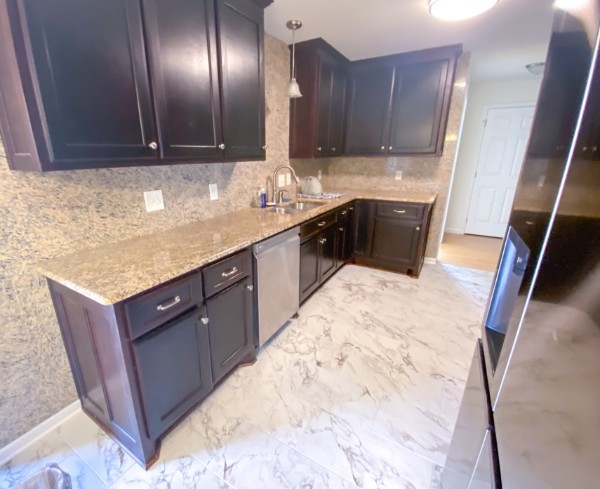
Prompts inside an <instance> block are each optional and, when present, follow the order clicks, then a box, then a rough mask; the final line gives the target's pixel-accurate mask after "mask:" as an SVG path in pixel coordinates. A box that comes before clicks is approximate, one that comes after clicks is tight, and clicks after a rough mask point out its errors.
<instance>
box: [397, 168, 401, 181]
mask: <svg viewBox="0 0 600 489" xmlns="http://www.w3.org/2000/svg"><path fill="white" fill-rule="evenodd" d="M396 180H402V170H398V171H397V172H396Z"/></svg>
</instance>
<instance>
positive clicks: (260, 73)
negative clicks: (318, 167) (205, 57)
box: [217, 0, 266, 159]
mask: <svg viewBox="0 0 600 489" xmlns="http://www.w3.org/2000/svg"><path fill="white" fill-rule="evenodd" d="M263 17H264V16H263V9H262V8H261V7H259V6H258V5H257V4H256V3H254V2H251V1H248V0H217V19H218V38H219V52H220V59H221V62H220V66H221V83H222V86H221V97H222V107H223V135H224V144H225V148H224V149H225V157H226V158H227V159H260V158H264V157H265V149H266V147H265V89H264V59H263V56H264V55H263V45H264V39H263V38H264V25H263V23H264V21H263Z"/></svg>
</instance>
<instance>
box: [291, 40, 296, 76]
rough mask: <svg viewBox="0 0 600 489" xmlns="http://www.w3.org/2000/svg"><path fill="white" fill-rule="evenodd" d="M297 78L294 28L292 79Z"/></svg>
mask: <svg viewBox="0 0 600 489" xmlns="http://www.w3.org/2000/svg"><path fill="white" fill-rule="evenodd" d="M295 79H296V29H293V30H292V80H295Z"/></svg>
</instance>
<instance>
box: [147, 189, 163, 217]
mask: <svg viewBox="0 0 600 489" xmlns="http://www.w3.org/2000/svg"><path fill="white" fill-rule="evenodd" d="M144 202H145V203H146V212H155V211H162V210H163V209H164V208H165V201H164V200H163V193H162V190H149V191H147V192H144Z"/></svg>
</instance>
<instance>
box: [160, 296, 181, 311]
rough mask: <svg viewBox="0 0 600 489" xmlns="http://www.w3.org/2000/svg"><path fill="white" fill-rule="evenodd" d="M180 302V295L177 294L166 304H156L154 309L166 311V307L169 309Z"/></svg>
mask: <svg viewBox="0 0 600 489" xmlns="http://www.w3.org/2000/svg"><path fill="white" fill-rule="evenodd" d="M180 302H181V297H179V296H178V295H177V296H175V297H174V298H173V300H172V301H171V302H168V303H166V304H165V303H164V302H163V303H162V304H159V305H158V306H156V310H157V311H166V310H167V309H171V308H172V307H173V306H176V305H177V304H179V303H180Z"/></svg>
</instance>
